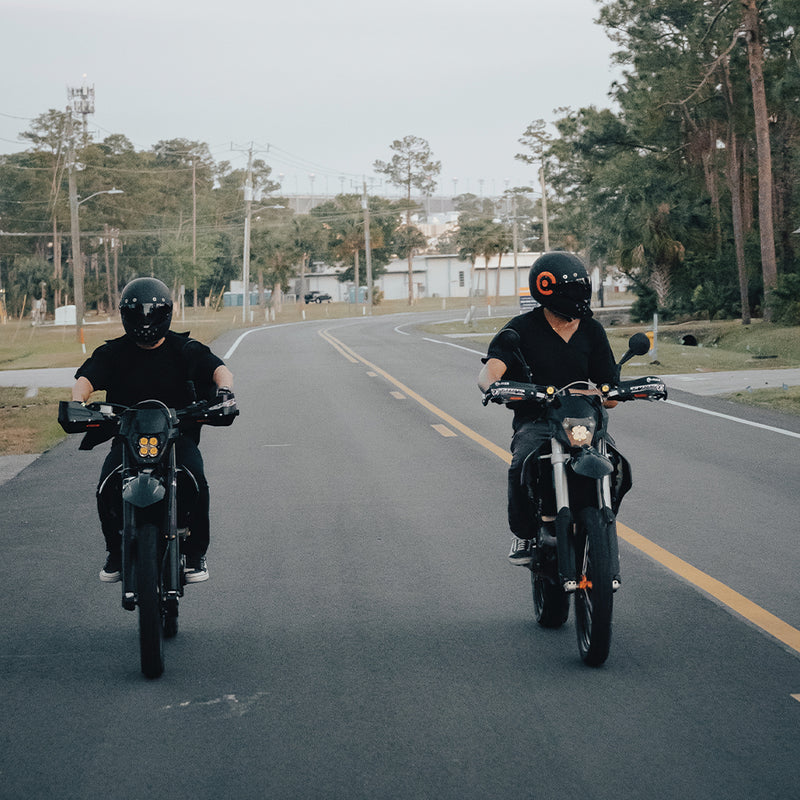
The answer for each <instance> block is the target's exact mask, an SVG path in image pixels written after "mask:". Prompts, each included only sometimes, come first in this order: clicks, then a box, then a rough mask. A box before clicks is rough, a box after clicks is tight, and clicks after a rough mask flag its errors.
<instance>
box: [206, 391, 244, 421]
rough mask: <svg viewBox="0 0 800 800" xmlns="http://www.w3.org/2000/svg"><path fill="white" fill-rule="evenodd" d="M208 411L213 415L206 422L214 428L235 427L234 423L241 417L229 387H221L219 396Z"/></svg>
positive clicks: (218, 392)
mask: <svg viewBox="0 0 800 800" xmlns="http://www.w3.org/2000/svg"><path fill="white" fill-rule="evenodd" d="M208 410H209V411H210V412H212V413H211V414H210V415H209V417H208V419H207V420H205V423H206V425H211V426H212V427H218V428H219V427H227V426H228V425H233V421H234V420H235V419H236V417H238V416H239V407H238V406H237V405H236V398H235V397H234V395H233V392H232V391H231V390H230V389H229V388H228V387H227V386H221V387H220V388H219V389H217V396H216V398H215V399H214V401H213V405H212V406H210V407H209V409H208Z"/></svg>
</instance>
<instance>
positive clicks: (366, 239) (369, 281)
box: [356, 178, 372, 314]
mask: <svg viewBox="0 0 800 800" xmlns="http://www.w3.org/2000/svg"><path fill="white" fill-rule="evenodd" d="M363 187H364V194H363V196H362V200H361V206H362V208H363V209H364V255H365V257H366V259H367V262H366V263H367V306H368V307H369V313H370V314H372V247H371V246H370V242H369V198H368V197H367V180H366V178H365V179H364V181H363ZM356 302H358V297H356Z"/></svg>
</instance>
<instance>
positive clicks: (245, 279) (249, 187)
mask: <svg viewBox="0 0 800 800" xmlns="http://www.w3.org/2000/svg"><path fill="white" fill-rule="evenodd" d="M252 214H253V145H252V143H251V144H250V149H249V150H248V151H247V177H246V178H245V181H244V248H243V250H244V253H243V256H242V284H243V286H242V321H243V322H244V324H245V325H247V323H248V317H249V316H250V315H249V313H248V312H249V310H250V218H251V216H252Z"/></svg>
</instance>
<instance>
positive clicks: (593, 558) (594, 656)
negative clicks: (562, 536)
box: [575, 508, 614, 667]
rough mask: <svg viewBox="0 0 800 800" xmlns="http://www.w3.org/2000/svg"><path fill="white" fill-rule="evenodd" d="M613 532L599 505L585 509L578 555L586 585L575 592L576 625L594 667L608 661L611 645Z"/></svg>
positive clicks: (582, 649) (583, 653)
mask: <svg viewBox="0 0 800 800" xmlns="http://www.w3.org/2000/svg"><path fill="white" fill-rule="evenodd" d="M613 534H614V531H613V529H612V530H611V531H609V530H608V529H607V525H606V523H605V522H603V519H602V517H601V514H600V511H598V509H596V508H587V509H585V510H584V511H583V512H581V519H580V522H579V526H578V536H577V541H576V545H577V546H576V552H577V556H576V557H577V559H578V564H577V567H578V575H579V581H580V583H581V584H584V585H583V586H579V588H578V589H577V591H576V592H575V629H576V632H577V635H578V650H579V651H580V654H581V658H582V659H583V662H584V663H585V664H587V665H588V666H590V667H599V666H600V665H601V664H603V663H605V661H606V659H607V658H608V653H609V650H610V648H611V618H612V613H613V608H614V589H613V584H612V581H613V577H614V576H613V575H612V574H611V552H610V547H609V541H608V537H609V535H613ZM584 562H585V563H584Z"/></svg>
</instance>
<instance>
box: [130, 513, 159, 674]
mask: <svg viewBox="0 0 800 800" xmlns="http://www.w3.org/2000/svg"><path fill="white" fill-rule="evenodd" d="M135 536H136V596H137V605H138V606H139V653H140V660H141V667H142V673H143V674H144V675H145V677H147V678H158V677H159V676H160V675H161V674H162V673H163V672H164V646H163V645H164V640H163V630H162V620H161V582H160V580H159V569H158V564H159V559H158V536H159V532H158V527H157V526H156V525H153V524H152V523H143V524H141V525H138V526H137V528H136V534H135Z"/></svg>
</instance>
